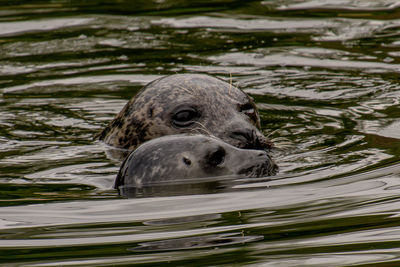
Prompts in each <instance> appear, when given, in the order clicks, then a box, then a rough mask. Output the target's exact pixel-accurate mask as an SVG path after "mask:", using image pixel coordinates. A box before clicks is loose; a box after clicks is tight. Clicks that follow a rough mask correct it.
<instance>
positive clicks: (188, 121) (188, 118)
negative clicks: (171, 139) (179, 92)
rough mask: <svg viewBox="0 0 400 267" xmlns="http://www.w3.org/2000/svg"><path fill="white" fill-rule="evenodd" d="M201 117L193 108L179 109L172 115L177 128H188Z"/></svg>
mask: <svg viewBox="0 0 400 267" xmlns="http://www.w3.org/2000/svg"><path fill="white" fill-rule="evenodd" d="M199 117H200V114H199V113H198V112H197V110H195V109H194V108H191V107H185V108H182V109H179V110H178V111H177V112H175V113H174V114H173V115H172V123H173V124H174V125H175V126H177V127H188V126H190V125H192V124H193V123H194V122H195V120H197V119H198V118H199Z"/></svg>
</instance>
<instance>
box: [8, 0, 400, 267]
mask: <svg viewBox="0 0 400 267" xmlns="http://www.w3.org/2000/svg"><path fill="white" fill-rule="evenodd" d="M399 11H400V4H399V3H398V1H395V0H380V1H356V0H342V1H334V0H331V1H330V0H315V1H313V0H310V1H296V0H287V1H277V0H275V1H272V0H271V1H229V0H225V1H222V0H221V1H212V3H211V2H209V1H183V0H182V1H168V0H164V1H153V2H149V1H135V2H134V3H132V2H128V1H118V2H115V3H114V2H113V1H94V0H93V1H18V2H15V3H14V2H4V1H2V3H1V4H0V93H1V96H0V148H1V149H0V174H1V176H0V200H1V201H0V237H1V238H0V264H1V265H2V266H60V265H63V266H77V265H79V266H116V265H125V266H126V265H142V266H148V265H161V264H162V265H163V266H184V265H190V266H243V265H246V266H345V265H363V266H365V265H368V266H398V265H399V264H400V252H399V251H400V217H399V215H400V208H399V204H398V203H399V195H400V161H399V159H400V105H399V101H400V84H399V82H400V80H399V73H400V52H399V51H400V31H399V30H400V17H399V14H400V13H399ZM194 72H196V73H198V72H199V73H207V74H210V75H214V76H217V77H220V78H222V79H225V80H226V81H230V80H232V82H233V83H234V84H235V85H237V86H239V87H240V88H242V89H243V90H245V91H246V92H248V93H250V94H251V95H252V96H253V97H254V98H255V100H256V102H257V105H258V107H259V109H260V113H261V119H262V128H263V131H264V134H265V135H269V136H270V138H271V139H273V140H274V141H275V143H276V146H277V148H276V149H275V151H274V157H275V160H276V161H277V163H278V164H279V165H280V169H281V171H280V174H279V175H278V176H276V177H274V178H273V179H272V180H268V179H260V180H254V179H250V180H249V181H234V182H232V183H227V184H224V186H223V187H218V189H215V188H214V189H215V190H211V189H210V188H211V187H204V188H202V190H197V191H196V190H194V191H186V192H187V193H183V192H185V191H183V192H180V193H179V194H171V195H168V194H167V195H165V194H153V195H152V193H160V192H150V195H145V197H139V198H133V199H123V198H121V197H119V196H118V194H117V192H116V191H115V190H113V189H112V183H113V180H114V178H115V176H116V173H117V171H118V168H119V164H120V162H118V161H117V160H114V159H112V157H110V156H109V155H108V154H107V153H108V148H107V147H106V146H105V145H104V144H102V143H100V142H97V141H95V140H93V138H94V136H95V135H96V134H97V133H98V132H99V131H100V130H101V129H102V128H103V127H104V126H105V125H106V124H107V122H109V121H110V120H111V119H112V118H113V116H114V115H115V114H116V113H118V112H119V110H120V109H121V108H122V106H123V105H124V104H125V103H126V101H127V100H128V99H129V98H130V97H131V96H132V95H134V94H135V93H136V92H137V91H138V90H139V89H140V88H141V87H142V86H143V85H145V84H146V83H148V82H150V81H152V80H154V79H156V78H158V77H162V76H164V75H168V74H172V73H194ZM231 77H232V78H231ZM197 189H198V188H197ZM161 192H162V190H161ZM164 193H165V192H164Z"/></svg>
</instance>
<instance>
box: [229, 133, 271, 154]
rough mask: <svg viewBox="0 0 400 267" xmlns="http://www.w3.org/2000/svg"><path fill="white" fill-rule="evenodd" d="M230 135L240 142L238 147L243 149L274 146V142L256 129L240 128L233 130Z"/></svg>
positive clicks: (259, 148)
mask: <svg viewBox="0 0 400 267" xmlns="http://www.w3.org/2000/svg"><path fill="white" fill-rule="evenodd" d="M230 137H231V138H232V139H234V140H235V141H236V142H237V143H238V144H237V147H240V148H243V149H257V150H269V149H271V147H272V143H271V142H270V141H268V139H267V138H266V137H265V136H264V135H262V134H259V133H258V131H256V130H255V129H250V128H238V129H235V130H233V131H232V132H231V134H230Z"/></svg>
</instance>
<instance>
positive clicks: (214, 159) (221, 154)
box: [207, 146, 225, 166]
mask: <svg viewBox="0 0 400 267" xmlns="http://www.w3.org/2000/svg"><path fill="white" fill-rule="evenodd" d="M224 160H225V149H224V148H223V147H220V146H219V147H218V148H217V149H215V150H213V151H211V152H210V153H209V154H208V158H207V161H208V163H210V164H211V165H214V166H216V165H220V164H222V163H223V162H224Z"/></svg>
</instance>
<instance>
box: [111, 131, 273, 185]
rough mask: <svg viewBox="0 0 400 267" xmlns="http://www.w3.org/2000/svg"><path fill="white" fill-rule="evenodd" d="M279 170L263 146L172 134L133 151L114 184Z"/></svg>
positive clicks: (251, 174)
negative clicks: (246, 146) (238, 145)
mask: <svg viewBox="0 0 400 267" xmlns="http://www.w3.org/2000/svg"><path fill="white" fill-rule="evenodd" d="M276 172H277V166H276V164H275V163H274V161H273V160H272V159H271V158H270V156H269V155H268V154H267V153H266V152H265V151H263V150H252V149H240V148H237V147H234V146H232V145H229V144H227V143H225V142H223V141H222V140H220V139H217V138H215V137H210V136H205V135H186V134H181V135H170V136H164V137H160V138H156V139H153V140H151V141H148V142H146V143H144V144H143V145H141V146H139V147H138V148H137V149H136V150H134V151H133V152H131V153H130V155H129V156H128V157H127V158H126V159H125V161H124V162H123V163H122V166H121V168H120V170H119V173H118V176H117V178H116V180H115V184H114V188H116V189H118V188H120V186H129V187H139V188H140V187H142V186H145V185H152V184H159V183H165V182H171V181H177V182H179V181H182V180H185V179H192V178H196V179H200V178H204V177H218V176H226V175H240V176H244V177H262V176H270V175H275V174H276Z"/></svg>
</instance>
